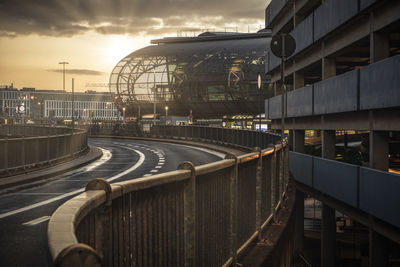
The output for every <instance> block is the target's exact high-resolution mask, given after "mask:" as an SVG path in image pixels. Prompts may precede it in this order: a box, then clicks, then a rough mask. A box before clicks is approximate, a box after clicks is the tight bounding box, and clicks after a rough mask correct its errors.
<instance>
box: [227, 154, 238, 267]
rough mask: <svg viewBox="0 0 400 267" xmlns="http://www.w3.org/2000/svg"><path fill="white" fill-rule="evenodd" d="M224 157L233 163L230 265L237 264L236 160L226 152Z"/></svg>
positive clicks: (231, 174) (231, 177) (231, 178)
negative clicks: (232, 160) (233, 161)
mask: <svg viewBox="0 0 400 267" xmlns="http://www.w3.org/2000/svg"><path fill="white" fill-rule="evenodd" d="M225 159H234V160H235V165H234V166H233V167H232V169H231V172H230V192H231V197H230V218H229V232H230V240H229V244H230V247H229V255H230V256H231V258H232V264H231V266H236V265H237V249H238V245H237V221H238V219H237V206H238V160H237V157H236V156H235V155H233V154H227V155H226V156H225Z"/></svg>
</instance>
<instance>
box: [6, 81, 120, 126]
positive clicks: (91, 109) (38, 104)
mask: <svg viewBox="0 0 400 267" xmlns="http://www.w3.org/2000/svg"><path fill="white" fill-rule="evenodd" d="M0 103H1V109H0V111H1V115H2V116H3V117H13V118H16V119H18V118H19V117H22V116H24V117H26V118H30V119H40V118H55V119H71V118H72V94H71V93H69V92H64V91H62V90H35V88H23V89H21V90H18V89H16V88H13V87H12V86H5V87H2V88H1V87H0ZM21 107H22V108H21ZM74 118H75V119H92V120H105V121H107V120H118V119H119V118H120V116H119V112H118V110H117V108H116V105H115V104H114V101H113V98H112V96H111V94H110V93H103V92H94V91H87V92H85V93H74Z"/></svg>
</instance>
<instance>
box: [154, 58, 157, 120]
mask: <svg viewBox="0 0 400 267" xmlns="http://www.w3.org/2000/svg"><path fill="white" fill-rule="evenodd" d="M153 73H154V107H153V125H156V112H157V88H156V67H155V66H154V69H153Z"/></svg>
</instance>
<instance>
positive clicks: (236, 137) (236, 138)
mask: <svg viewBox="0 0 400 267" xmlns="http://www.w3.org/2000/svg"><path fill="white" fill-rule="evenodd" d="M150 134H151V135H153V136H157V137H167V138H183V139H193V140H200V141H205V142H211V143H220V144H224V145H235V146H242V147H247V148H249V147H260V148H267V147H269V146H272V145H273V144H276V143H278V142H279V141H280V140H281V135H278V134H274V133H267V132H260V131H250V130H237V129H231V128H222V127H219V128H217V127H206V126H170V125H155V126H153V127H151V131H150Z"/></svg>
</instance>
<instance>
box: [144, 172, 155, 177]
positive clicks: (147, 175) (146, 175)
mask: <svg viewBox="0 0 400 267" xmlns="http://www.w3.org/2000/svg"><path fill="white" fill-rule="evenodd" d="M152 175H153V174H151V173H148V174H145V175H143V177H149V176H152Z"/></svg>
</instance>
